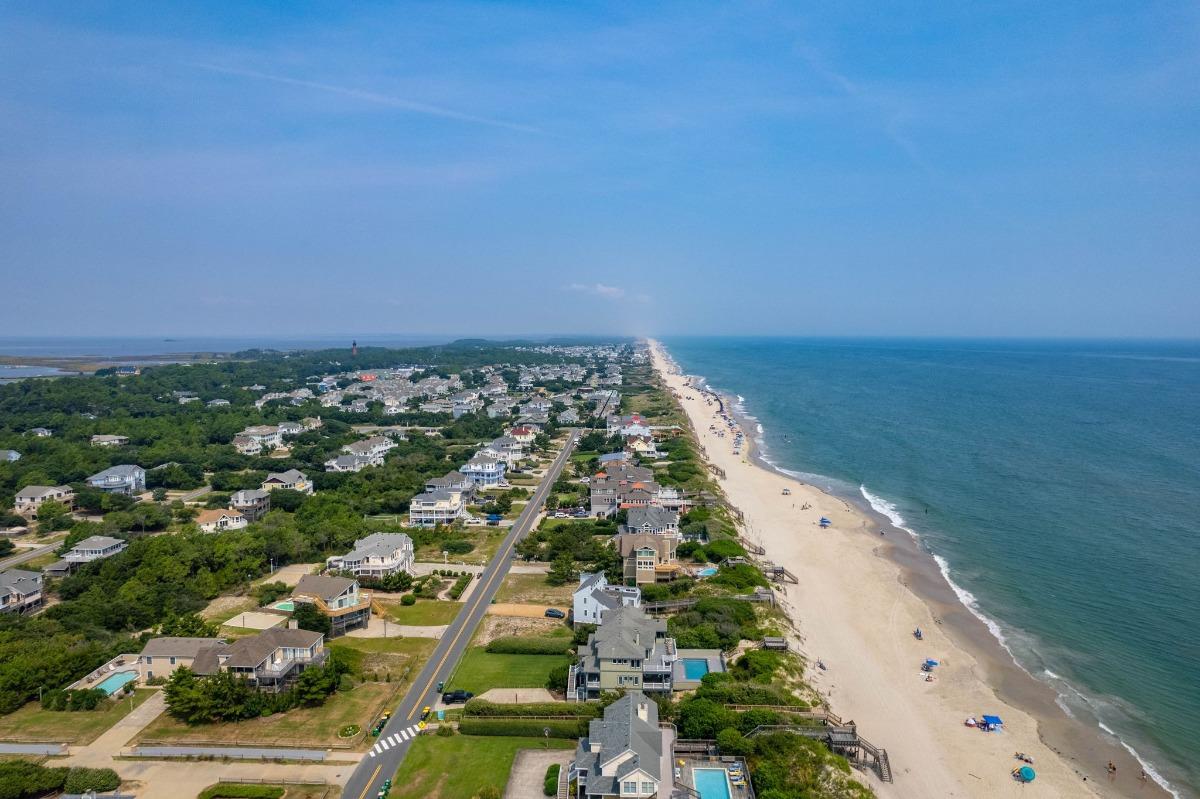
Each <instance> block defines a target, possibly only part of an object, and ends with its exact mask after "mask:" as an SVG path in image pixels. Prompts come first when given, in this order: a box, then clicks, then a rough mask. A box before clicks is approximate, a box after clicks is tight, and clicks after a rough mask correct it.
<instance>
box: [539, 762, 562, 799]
mask: <svg viewBox="0 0 1200 799" xmlns="http://www.w3.org/2000/svg"><path fill="white" fill-rule="evenodd" d="M561 768H562V766H560V765H559V764H558V763H551V764H550V767H549V768H547V769H546V776H545V777H543V778H542V793H543V794H545V795H546V796H554V795H555V794H557V793H558V772H559V770H560V769H561Z"/></svg>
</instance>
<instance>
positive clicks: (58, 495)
mask: <svg viewBox="0 0 1200 799" xmlns="http://www.w3.org/2000/svg"><path fill="white" fill-rule="evenodd" d="M43 502H61V503H62V504H64V505H66V506H67V507H68V508H71V507H73V506H74V505H75V492H74V491H73V490H72V489H71V487H70V486H25V487H24V488H22V489H21V490H20V491H18V492H17V496H16V499H15V500H14V501H13V510H14V511H15V512H16V513H17V515H18V516H24V517H25V518H27V519H36V518H37V512H38V508H40V507H41V506H42V503H43Z"/></svg>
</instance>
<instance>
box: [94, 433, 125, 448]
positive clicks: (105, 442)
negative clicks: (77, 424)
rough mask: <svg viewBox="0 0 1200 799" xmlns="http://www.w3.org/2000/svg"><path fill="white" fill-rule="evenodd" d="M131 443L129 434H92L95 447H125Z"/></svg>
mask: <svg viewBox="0 0 1200 799" xmlns="http://www.w3.org/2000/svg"><path fill="white" fill-rule="evenodd" d="M128 443H129V438H128V437H127V436H110V435H105V434H99V435H94V436H92V446H93V447H123V446H125V445H126V444H128Z"/></svg>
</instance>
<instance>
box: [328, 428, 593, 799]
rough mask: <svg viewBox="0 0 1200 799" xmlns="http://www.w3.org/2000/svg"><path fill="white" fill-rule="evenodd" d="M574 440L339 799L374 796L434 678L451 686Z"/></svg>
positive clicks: (398, 758)
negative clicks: (518, 542)
mask: <svg viewBox="0 0 1200 799" xmlns="http://www.w3.org/2000/svg"><path fill="white" fill-rule="evenodd" d="M578 441H579V431H578V430H573V431H572V432H571V436H570V438H569V439H567V443H566V445H565V446H564V447H563V450H562V452H561V453H560V454H559V456H558V457H557V458H556V459H555V460H554V463H553V464H551V466H550V468H549V469H548V470H547V471H546V474H545V476H544V477H543V478H542V481H541V483H539V484H538V487H537V489H536V490H535V491H534V492H533V497H532V498H531V499H530V500H529V503H528V504H527V505H526V506H525V509H524V510H523V511H521V515H520V516H518V517H517V520H516V522H515V523H514V524H513V526H512V527H511V528H510V530H509V533H508V535H507V536H505V538H504V541H503V542H502V543H501V544H500V549H499V550H497V552H496V556H495V557H494V558H492V562H491V563H489V564H488V565H487V567H486V568H485V569H484V570H483V572H482V573H481V574H480V575H479V587H478V588H477V589H475V591H474V592H473V593H472V594H471V599H470V601H469V602H468V603H467V606H466V607H464V608H463V609H462V611H460V612H459V614H458V617H457V618H456V619H455V620H454V622H453V623H451V624H450V626H449V627H448V628H446V632H445V634H444V635H442V637H441V639H440V640H439V641H438V645H437V647H436V648H435V649H434V650H433V655H432V656H431V657H430V658H429V662H428V663H426V664H425V667H424V668H423V669H421V673H420V674H419V675H417V679H416V682H414V683H413V685H412V687H411V688H409V690H408V693H406V694H405V695H404V699H402V700H401V701H400V704H399V705H398V706H397V707H396V709H395V711H394V712H393V713H392V717H391V720H390V721H389V722H388V724H387V726H386V727H384V728H383V731H382V732H381V733H380V735H379V738H378V739H377V740H378V743H377V744H376V745H375V746H374V747H373V748H372V750H371V752H372V753H371V754H368V755H367V756H366V757H364V758H363V759H362V762H361V763H359V765H358V766H357V767H356V768H355V769H354V773H352V774H351V775H350V779H349V781H347V783H346V788H345V790H343V791H342V799H375V797H376V796H377V795H378V793H379V789H380V788H381V787H382V786H383V781H384V780H385V779H390V778H391V777H392V776H393V775H394V774H395V773H396V769H398V768H399V767H400V763H401V762H403V760H404V757H405V755H407V754H408V747H409V745H410V744H411V742H412V741H413V740H414V738H415V736H414V735H413V734H412V732H413V727H414V725H415V724H416V723H417V722H418V721H420V713H421V709H422V708H423V707H425V706H426V705H429V706H430V707H432V706H433V705H434V704H436V700H437V698H438V693H437V684H438V682H439V681H446V682H447V685H446V688H453V687H454V686H452V685H450V684H449V680H450V675H451V674H452V673H453V672H454V668H455V666H456V665H457V664H458V661H459V659H460V658H462V656H463V652H464V651H465V650H466V648H467V644H468V643H470V641H471V637H472V635H473V633H474V631H475V628H476V627H477V626H478V625H479V622H480V621H481V620H482V619H483V616H484V614H485V613H487V608H488V605H489V604H491V601H492V598H493V597H494V596H495V595H496V591H497V589H499V587H500V584H501V583H502V582H504V575H506V574H508V567H509V565H510V564H511V563H512V557H511V556H512V549H513V545H514V544H516V542H517V541H519V540H520V539H521V538H522V537H523V536H524V535H525V534H526V533H528V532H529V530H530V528H531V527H532V525H533V520H534V519H535V518H537V515H538V512H539V510H540V508H541V507H542V504H543V503H544V502H545V500H546V495H547V494H548V493H549V491H550V487H551V486H553V485H554V482H555V481H556V480H557V479H558V476H559V475H560V474H561V473H562V470H563V466H565V465H566V463H567V459H568V458H570V456H571V453H572V452H573V451H574V450H575V445H576V443H578Z"/></svg>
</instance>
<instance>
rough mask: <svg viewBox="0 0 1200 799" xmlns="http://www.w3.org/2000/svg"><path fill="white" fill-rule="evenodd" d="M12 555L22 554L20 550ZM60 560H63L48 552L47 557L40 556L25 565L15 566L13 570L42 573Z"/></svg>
mask: <svg viewBox="0 0 1200 799" xmlns="http://www.w3.org/2000/svg"><path fill="white" fill-rule="evenodd" d="M12 554H13V555H20V554H21V552H20V551H19V550H18V551H15V552H13V553H12ZM10 557H11V556H10ZM60 560H62V558H60V557H59V556H58V555H55V554H54V553H53V552H47V553H46V554H45V555H38V556H37V557H36V558H34V559H33V560H27V561H25V562H24V563H21V564H18V565H17V566H14V567H13V568H15V569H24V570H25V571H31V572H40V571H41V570H42V569H44V568H46V567H47V566H49V565H50V564H51V563H57V562H58V561H60Z"/></svg>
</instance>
